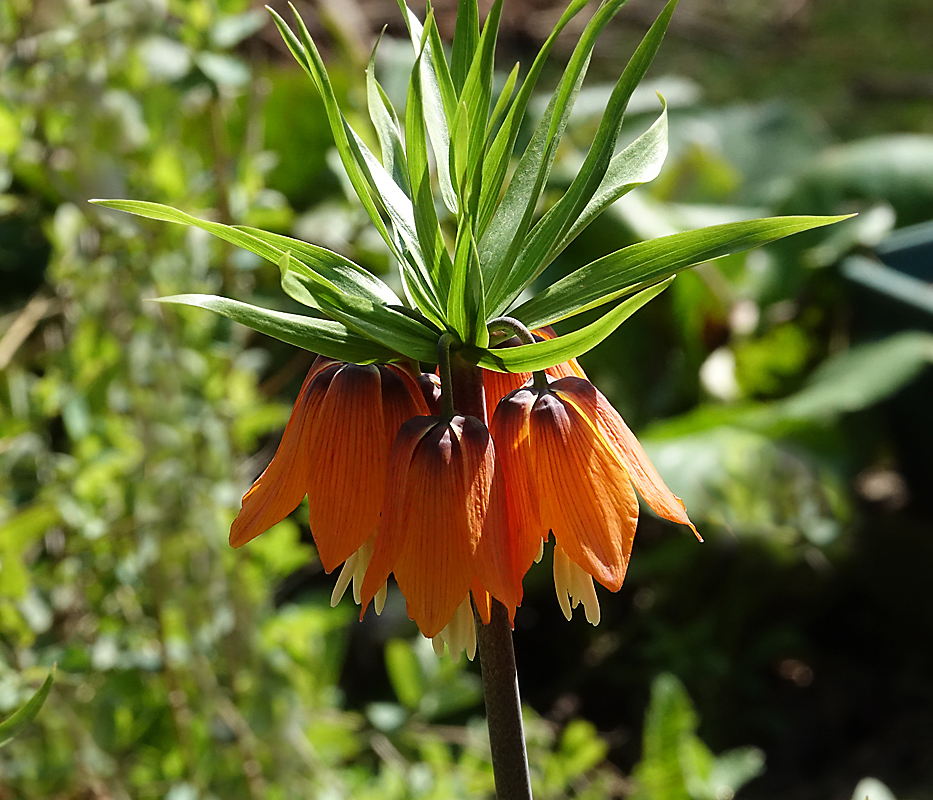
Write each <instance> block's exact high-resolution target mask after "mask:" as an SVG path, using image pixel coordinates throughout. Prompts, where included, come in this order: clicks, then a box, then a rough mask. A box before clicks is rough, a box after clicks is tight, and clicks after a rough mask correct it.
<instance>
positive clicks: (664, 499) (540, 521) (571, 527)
mask: <svg viewBox="0 0 933 800" xmlns="http://www.w3.org/2000/svg"><path fill="white" fill-rule="evenodd" d="M490 430H491V434H492V437H493V440H494V441H495V443H496V448H497V452H498V455H499V460H500V462H501V463H502V466H503V474H504V478H505V486H506V494H507V498H508V501H507V502H508V505H509V507H510V511H511V514H512V516H513V522H512V525H513V529H512V531H511V533H512V541H511V542H510V545H511V549H510V553H511V562H510V566H511V568H512V577H514V576H515V575H518V574H522V575H523V574H524V572H525V571H527V569H528V568H529V567H530V566H531V563H532V561H533V560H534V558H535V554H536V553H537V552H538V551H539V550H540V547H541V543H542V540H544V539H547V538H548V535H549V531H550V532H553V534H554V539H555V547H554V583H555V588H556V590H557V596H558V601H559V602H560V605H561V608H562V610H563V611H564V614H565V616H566V617H567V618H568V619H569V618H570V613H571V608H572V607H575V606H576V605H577V604H578V603H579V602H582V603H583V605H584V609H585V611H586V616H587V619H588V620H589V621H590V622H591V623H593V624H594V625H595V624H596V623H597V622H598V621H599V603H598V601H597V599H596V594H595V591H594V587H593V579H594V578H595V579H596V580H597V581H599V583H601V584H602V585H603V586H605V587H606V588H608V589H610V590H611V591H617V590H618V589H619V588H620V587H621V586H622V582H623V580H624V579H625V572H626V570H627V568H628V562H629V557H630V556H631V552H632V541H633V539H634V536H635V528H636V525H637V522H638V500H637V498H636V496H635V490H636V489H637V491H638V493H639V494H640V495H641V496H642V497H643V498H644V499H645V501H646V502H647V503H648V505H649V506H650V507H651V508H652V509H653V510H654V511H655V513H657V514H658V515H659V516H661V517H664V518H665V519H669V520H672V521H674V522H678V523H682V524H684V525H689V526H690V528H691V529H693V531H694V533H696V529H695V528H694V527H693V524H692V523H691V522H690V520H689V518H688V517H687V514H686V511H685V510H684V505H683V503H682V502H681V501H680V499H679V498H678V497H676V496H675V495H674V494H673V493H672V492H671V491H670V489H668V488H667V486H666V485H665V484H664V482H663V481H662V480H661V478H660V476H659V475H658V473H657V471H656V470H655V469H654V467H653V466H652V464H651V462H650V461H649V459H648V456H647V455H646V454H645V451H644V449H643V448H642V447H641V445H640V444H639V443H638V440H637V439H636V438H635V436H634V435H633V434H632V432H631V431H630V430H629V428H628V426H627V425H626V424H625V422H624V421H623V420H622V418H621V417H620V416H619V414H618V412H616V411H615V409H613V408H612V406H611V405H610V404H609V402H608V400H606V398H605V397H604V396H603V395H602V394H601V393H600V392H599V391H598V390H597V389H596V387H594V386H593V384H591V383H590V382H589V381H587V380H584V379H582V378H579V377H576V376H570V377H565V378H560V379H557V380H551V381H550V382H549V384H548V386H547V387H546V388H543V389H538V388H535V387H534V386H532V385H526V386H523V387H521V388H519V389H515V390H513V391H512V392H510V393H509V394H508V395H507V396H506V397H504V398H503V399H502V400H501V401H500V402H499V404H498V406H497V407H496V411H495V413H494V415H493V419H492V424H491V427H490Z"/></svg>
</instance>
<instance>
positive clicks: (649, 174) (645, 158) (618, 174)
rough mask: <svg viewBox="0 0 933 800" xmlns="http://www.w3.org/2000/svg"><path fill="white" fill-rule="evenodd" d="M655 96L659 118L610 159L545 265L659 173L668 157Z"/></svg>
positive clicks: (663, 121) (664, 125) (664, 119)
mask: <svg viewBox="0 0 933 800" xmlns="http://www.w3.org/2000/svg"><path fill="white" fill-rule="evenodd" d="M658 97H659V98H660V99H661V104H662V105H663V110H662V111H661V116H659V117H658V119H657V120H656V121H655V123H654V124H653V125H652V126H651V127H650V128H648V130H646V131H645V132H644V133H643V134H642V135H641V136H639V137H638V138H637V139H636V140H635V141H634V142H632V143H631V144H630V145H629V146H628V147H626V148H625V149H624V150H622V152H620V153H617V154H616V155H615V156H613V158H612V161H610V162H609V169H608V170H606V175H605V177H604V178H603V180H602V183H600V184H599V188H598V189H597V190H596V194H594V195H593V197H592V198H590V201H589V203H587V204H586V208H584V209H583V211H582V213H581V214H580V216H579V217H578V218H577V220H576V222H574V223H573V225H572V226H571V228H570V230H569V231H568V232H567V234H566V236H564V238H563V239H562V240H561V241H560V243H559V244H558V245H557V246H556V247H554V249H552V250H551V252H550V253H548V256H547V260H546V264H545V265H547V264H549V263H550V262H551V261H553V260H554V259H555V258H556V257H557V256H558V255H559V254H560V253H561V252H563V250H564V248H566V247H567V245H568V244H570V243H571V242H572V241H573V240H574V239H576V238H577V236H578V235H579V234H580V233H581V232H582V231H583V230H584V229H585V228H586V226H587V225H589V224H590V223H591V222H592V221H593V220H594V219H596V217H598V216H599V215H600V214H601V213H602V212H603V211H605V210H606V209H607V208H609V206H611V205H612V204H613V203H614V202H615V201H616V200H618V199H619V198H620V197H622V196H623V195H626V194H628V193H629V192H630V191H632V189H634V188H636V187H638V186H641V185H642V184H645V183H648V182H650V181H653V180H654V179H655V178H657V177H658V175H659V174H660V173H661V167H662V166H664V160H665V159H666V158H667V103H666V102H665V101H664V98H663V97H661V96H660V95H658Z"/></svg>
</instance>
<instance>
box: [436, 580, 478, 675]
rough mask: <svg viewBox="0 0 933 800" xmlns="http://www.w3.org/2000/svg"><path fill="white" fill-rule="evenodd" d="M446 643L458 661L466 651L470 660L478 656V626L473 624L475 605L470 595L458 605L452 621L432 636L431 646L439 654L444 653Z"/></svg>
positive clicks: (448, 650) (451, 654) (449, 652)
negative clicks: (473, 605)
mask: <svg viewBox="0 0 933 800" xmlns="http://www.w3.org/2000/svg"><path fill="white" fill-rule="evenodd" d="M445 644H446V645H447V652H448V654H449V655H450V657H451V658H452V659H454V660H456V661H459V659H460V654H461V653H462V652H464V651H466V655H467V658H468V659H470V661H472V660H473V658H474V657H475V656H476V628H475V626H474V624H473V607H472V606H471V605H470V596H469V595H467V596H466V598H465V599H464V601H463V602H462V603H461V604H460V605H459V606H457V610H456V611H454V615H453V616H452V617H451V618H450V622H448V623H447V624H446V625H445V626H444V628H443V629H442V630H441V632H440V633H438V634H437V635H436V636H433V637H432V638H431V646H432V647H433V648H434V652H435V653H436V654H437V655H438V656H440V655H442V654H443V652H444V645H445Z"/></svg>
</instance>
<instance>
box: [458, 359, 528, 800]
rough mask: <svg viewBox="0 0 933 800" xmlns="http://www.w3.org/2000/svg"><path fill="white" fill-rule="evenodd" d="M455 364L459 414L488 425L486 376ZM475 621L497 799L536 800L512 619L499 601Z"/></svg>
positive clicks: (461, 363)
mask: <svg viewBox="0 0 933 800" xmlns="http://www.w3.org/2000/svg"><path fill="white" fill-rule="evenodd" d="M450 364H451V388H452V390H453V391H452V394H453V401H454V407H455V408H456V411H457V413H458V414H464V415H469V416H472V417H477V418H478V419H480V420H482V421H483V423H486V422H487V420H486V402H485V397H484V394H483V371H482V370H481V369H480V368H479V367H477V366H475V365H473V364H469V363H468V362H466V361H464V360H463V358H461V357H460V355H459V354H458V353H456V352H455V353H452V354H451V359H450ZM474 617H475V621H476V643H477V647H478V649H479V661H480V666H481V668H482V674H483V698H484V700H485V703H486V721H487V724H488V726H489V746H490V750H491V751H492V771H493V775H494V776H495V780H496V797H497V800H531V776H530V775H529V773H528V754H527V752H526V750H525V730H524V728H523V726H522V705H521V699H520V698H519V694H518V672H517V671H516V669H515V651H514V649H513V647H512V626H511V625H510V624H509V615H508V612H507V611H506V609H505V606H503V605H502V603H500V602H499V601H498V600H495V599H494V600H493V601H492V615H491V619H490V621H489V624H488V625H484V624H483V622H482V620H481V619H480V618H479V616H478V615H476V614H475V613H474Z"/></svg>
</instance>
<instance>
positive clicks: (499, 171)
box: [475, 0, 589, 253]
mask: <svg viewBox="0 0 933 800" xmlns="http://www.w3.org/2000/svg"><path fill="white" fill-rule="evenodd" d="M588 2H589V0H573V2H572V3H571V4H570V5H569V6H568V7H567V10H566V11H565V12H564V13H563V14H562V15H561V18H560V20H558V22H557V25H556V26H555V27H554V30H553V31H551V34H550V36H548V38H547V39H546V40H545V42H544V44H543V45H542V46H541V49H540V50H539V51H538V55H537V56H535V60H534V61H533V62H532V64H531V69H529V70H528V74H527V75H526V76H525V80H524V81H523V83H522V87H521V89H519V91H518V95H517V96H516V98H515V102H514V103H513V104H512V106H511V108H510V109H509V113H508V114H507V116H506V118H505V121H504V122H503V123H502V127H501V128H500V129H499V131H498V132H497V134H496V138H495V139H494V140H493V143H492V145H491V146H490V147H489V150H488V151H487V152H486V157H485V158H484V159H483V176H484V180H483V189H482V195H481V197H480V201H479V215H478V217H477V222H476V228H475V231H476V236H477V237H480V239H482V237H483V236H484V234H485V233H486V228H487V226H488V225H489V223H490V221H491V220H492V218H493V213H494V212H495V210H496V207H497V205H498V204H499V195H500V193H501V190H502V184H503V182H504V181H505V175H506V172H507V171H508V167H509V161H510V160H511V158H512V151H513V150H514V148H515V140H516V138H517V137H518V131H519V128H520V127H521V124H522V120H523V119H524V117H525V110H526V108H527V107H528V101H529V100H530V99H531V95H532V93H533V92H534V88H535V85H536V84H537V82H538V77H539V76H540V74H541V70H542V68H543V67H544V63H545V61H547V57H548V54H549V53H550V52H551V48H552V47H553V46H554V42H555V41H557V37H558V35H560V33H561V31H563V29H564V28H565V27H566V26H567V23H569V22H570V20H572V19H573V18H574V17H575V16H576V15H577V14H578V13H579V12H580V11H581V10H582V9H583V7H584V6H586V4H587V3H588ZM513 180H514V179H513ZM480 252H481V253H482V252H483V248H482V247H481V248H480Z"/></svg>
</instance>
